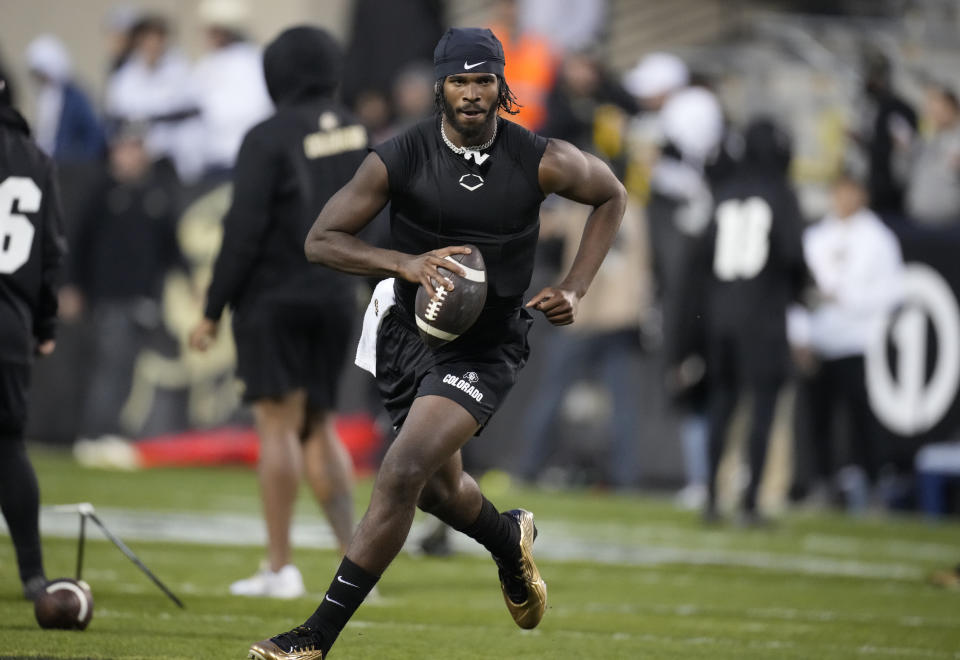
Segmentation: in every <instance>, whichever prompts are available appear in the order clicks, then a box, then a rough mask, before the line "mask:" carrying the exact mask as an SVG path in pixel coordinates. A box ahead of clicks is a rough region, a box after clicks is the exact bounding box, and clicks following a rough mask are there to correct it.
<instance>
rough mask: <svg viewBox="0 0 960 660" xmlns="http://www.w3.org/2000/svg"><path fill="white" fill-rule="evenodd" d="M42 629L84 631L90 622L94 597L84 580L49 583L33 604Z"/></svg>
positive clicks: (64, 580)
mask: <svg viewBox="0 0 960 660" xmlns="http://www.w3.org/2000/svg"><path fill="white" fill-rule="evenodd" d="M33 612H34V614H35V615H36V617H37V623H39V624H40V627H41V628H60V629H62V630H83V629H84V628H86V627H87V624H89V623H90V619H91V618H93V594H92V593H91V592H90V585H88V584H87V583H86V582H84V581H83V580H71V579H70V578H59V579H57V580H51V581H50V582H48V583H47V586H46V587H45V588H44V590H43V591H42V592H41V593H40V596H38V597H37V599H36V600H35V601H34V602H33Z"/></svg>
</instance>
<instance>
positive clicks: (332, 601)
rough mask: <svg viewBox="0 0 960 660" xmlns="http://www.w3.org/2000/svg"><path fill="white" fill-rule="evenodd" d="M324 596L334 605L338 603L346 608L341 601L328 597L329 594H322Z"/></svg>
mask: <svg viewBox="0 0 960 660" xmlns="http://www.w3.org/2000/svg"><path fill="white" fill-rule="evenodd" d="M324 598H326V599H327V600H329V601H330V602H331V603H333V604H334V605H339V606H340V607H342V608H343V609H347V606H346V605H344V604H343V603H341V602H340V601H338V600H334V599H332V598H330V594H326V595H325V596H324Z"/></svg>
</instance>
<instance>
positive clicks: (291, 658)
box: [247, 639, 323, 660]
mask: <svg viewBox="0 0 960 660" xmlns="http://www.w3.org/2000/svg"><path fill="white" fill-rule="evenodd" d="M247 658H248V660H323V651H321V650H320V649H310V650H303V651H298V650H291V651H290V652H289V653H288V652H286V651H284V650H283V649H281V648H280V647H279V646H277V645H276V644H274V643H273V642H272V641H270V640H269V639H265V640H263V641H262V642H257V643H256V644H254V645H253V646H251V647H250V653H249V654H248V655H247Z"/></svg>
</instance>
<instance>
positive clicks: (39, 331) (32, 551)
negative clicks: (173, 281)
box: [0, 78, 65, 600]
mask: <svg viewBox="0 0 960 660" xmlns="http://www.w3.org/2000/svg"><path fill="white" fill-rule="evenodd" d="M64 252H65V242H64V239H63V229H62V226H61V217H60V200H59V193H58V189H57V183H56V177H55V175H54V168H53V163H52V162H51V160H50V159H49V158H48V157H47V156H45V155H44V154H43V153H42V152H41V151H40V149H39V148H38V147H37V145H36V144H35V143H34V142H33V140H31V139H30V129H29V127H28V126H27V122H26V121H24V119H23V117H22V116H20V113H18V112H17V111H16V110H15V109H14V108H12V107H11V106H10V95H9V92H8V90H7V87H6V83H5V81H4V80H3V79H2V78H0V510H2V511H3V517H4V519H5V520H6V523H7V527H8V529H9V530H10V537H11V538H12V540H13V546H14V549H15V550H16V554H17V565H18V568H19V571H20V580H21V582H22V584H23V595H24V596H25V597H26V598H29V599H31V600H32V599H34V598H36V597H37V596H38V595H39V594H40V593H41V592H42V590H43V587H44V585H45V584H46V578H45V576H44V571H43V553H42V550H41V545H40V529H39V510H40V489H39V486H38V485H37V477H36V474H35V472H34V470H33V466H32V465H31V464H30V459H29V457H28V456H27V449H26V444H25V442H24V437H23V432H24V428H25V426H26V417H27V392H28V389H29V383H30V367H31V362H32V360H33V357H34V356H45V355H50V354H51V353H53V349H54V345H55V341H54V333H55V329H56V317H57V292H56V283H57V278H58V276H59V271H60V263H61V260H62V258H63V254H64Z"/></svg>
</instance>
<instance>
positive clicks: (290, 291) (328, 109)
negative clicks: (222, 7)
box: [206, 26, 367, 319]
mask: <svg viewBox="0 0 960 660" xmlns="http://www.w3.org/2000/svg"><path fill="white" fill-rule="evenodd" d="M263 66H264V76H265V79H266V84H267V89H268V90H269V92H270V96H271V97H272V98H273V101H274V103H275V104H276V113H275V114H274V115H273V116H272V117H270V118H269V119H267V120H266V121H264V122H262V123H260V124H258V125H256V126H254V127H253V128H252V129H251V130H250V131H249V132H248V133H247V135H246V136H245V137H244V140H243V144H242V146H241V147H240V154H239V156H238V158H237V164H236V168H235V170H234V179H233V183H234V188H233V190H234V192H233V201H232V204H231V207H230V210H229V211H228V212H227V215H226V217H225V218H224V236H223V244H222V246H221V249H220V254H219V256H218V258H217V262H216V265H215V267H214V274H213V280H212V282H211V283H210V288H209V290H208V292H207V307H206V316H207V318H209V319H218V318H219V317H220V314H221V313H222V311H223V308H224V306H225V305H227V304H230V305H231V306H232V307H233V308H234V310H235V311H237V312H238V313H246V312H247V311H248V310H251V309H253V308H254V307H256V306H260V304H261V303H269V302H284V301H292V302H297V301H304V302H314V303H327V304H329V303H332V302H334V301H336V302H345V301H347V300H349V299H350V297H351V296H352V281H353V280H352V279H351V278H350V276H348V275H345V274H342V273H339V272H336V271H333V270H331V269H328V268H325V267H323V266H319V265H315V264H310V263H309V262H308V261H307V259H306V257H305V256H304V252H303V244H304V241H305V240H306V236H307V232H308V231H309V230H310V227H311V226H312V224H313V222H314V220H315V219H316V217H317V215H318V214H319V213H320V210H321V209H322V208H323V206H324V204H326V203H327V200H329V199H330V197H331V196H333V194H334V193H335V192H336V191H337V190H339V189H340V188H341V187H343V186H344V185H345V184H346V183H347V181H349V180H350V178H351V177H352V176H353V174H354V172H355V171H356V169H357V168H358V167H359V165H360V163H361V161H362V160H363V158H364V157H365V155H366V147H367V134H366V131H365V129H364V128H363V126H362V125H360V123H359V122H358V121H356V119H354V117H353V116H352V115H351V114H350V113H349V112H348V111H347V110H346V109H345V108H343V107H342V106H341V105H340V104H339V103H338V102H336V101H335V100H334V98H333V92H334V90H335V89H336V86H337V83H338V81H339V77H340V70H341V66H342V65H341V54H340V49H339V47H338V46H337V44H336V42H335V41H334V40H333V38H332V37H330V35H328V34H327V33H326V32H324V31H323V30H320V29H318V28H312V27H306V26H301V27H295V28H291V29H289V30H286V31H285V32H283V33H282V34H280V36H279V37H277V39H276V40H275V41H273V42H272V43H271V44H270V45H269V46H268V47H267V48H266V50H265V51H264V56H263Z"/></svg>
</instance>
